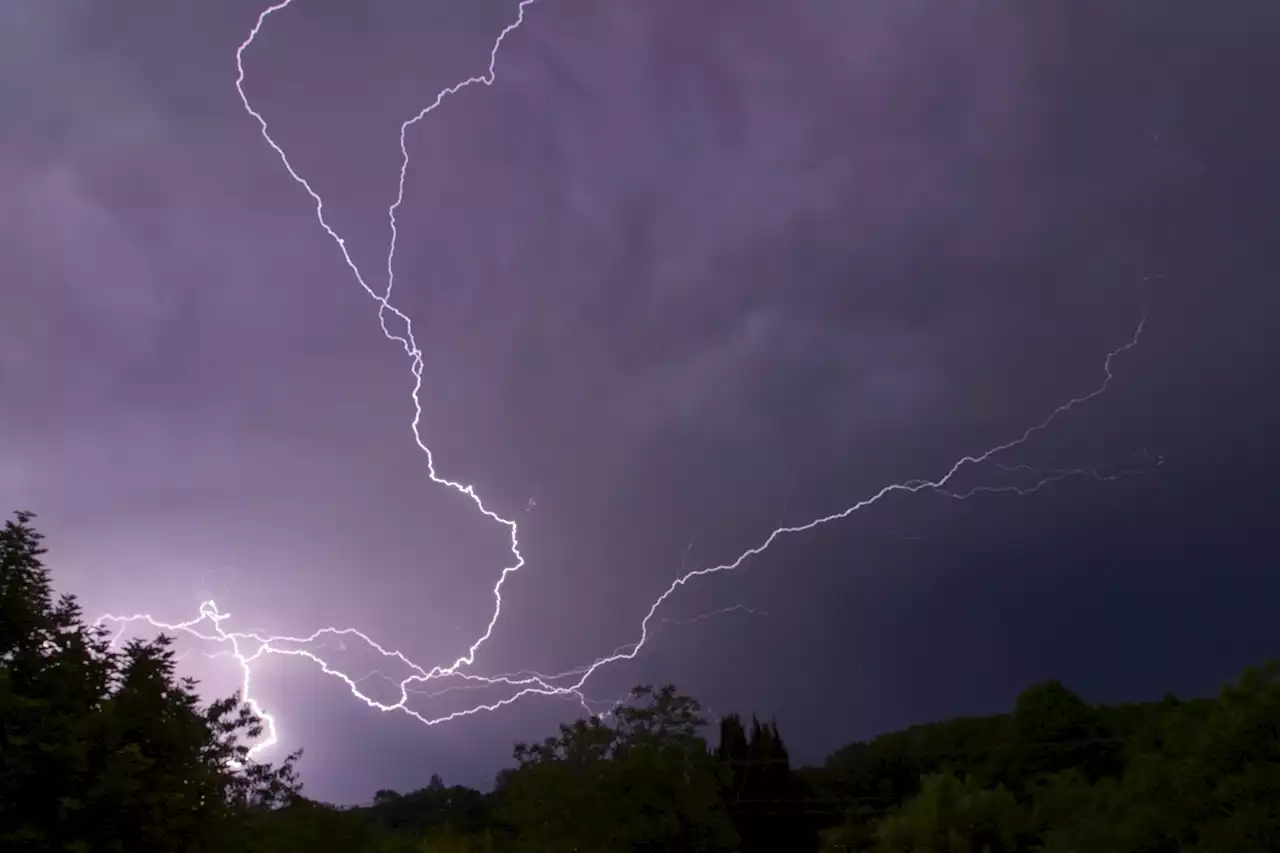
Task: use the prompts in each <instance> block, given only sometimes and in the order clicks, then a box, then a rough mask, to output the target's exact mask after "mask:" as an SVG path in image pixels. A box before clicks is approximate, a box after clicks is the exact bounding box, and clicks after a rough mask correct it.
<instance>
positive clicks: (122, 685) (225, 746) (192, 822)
mask: <svg viewBox="0 0 1280 853" xmlns="http://www.w3.org/2000/svg"><path fill="white" fill-rule="evenodd" d="M32 518H33V516H32V514H30V513H18V514H17V516H16V518H15V519H14V520H11V521H9V522H7V523H6V524H5V526H4V528H3V530H0V744H2V745H3V748H2V749H0V849H3V850H6V851H9V850H12V851H28V850H29V851H43V850H65V851H90V850H93V851H98V850H103V851H122V853H123V851H156V853H164V851H171V850H172V851H188V850H195V849H200V848H201V847H202V846H203V847H206V848H207V847H208V846H209V845H212V844H213V843H215V841H216V840H217V839H218V837H219V836H220V834H222V833H225V832H227V831H230V828H231V826H232V822H233V819H234V818H235V817H237V816H239V815H243V814H245V813H246V812H249V811H253V810H258V809H265V808H271V807H273V806H276V805H279V804H280V803H283V802H285V801H287V800H288V799H289V798H290V797H292V796H294V795H295V794H296V793H297V791H298V790H299V787H300V786H299V785H298V784H297V780H296V776H295V773H294V762H295V761H296V759H297V754H295V755H292V756H290V757H289V758H287V759H286V760H285V761H284V762H283V764H282V765H281V766H280V767H278V768H273V767H271V766H269V765H265V764H259V763H257V762H255V761H252V760H251V759H250V758H249V755H248V751H249V748H248V746H247V745H246V743H245V739H252V738H256V737H258V736H259V735H260V734H261V723H260V721H259V720H258V719H257V718H256V717H254V715H253V714H252V712H251V710H250V709H249V708H248V707H247V706H246V705H243V704H241V703H240V702H239V700H238V698H237V697H235V696H232V697H230V698H227V699H223V700H220V701H215V702H213V703H212V704H210V705H209V706H207V707H204V708H202V707H201V706H200V702H199V699H198V697H197V696H196V693H195V682H194V681H191V680H179V679H178V678H177V677H176V676H175V672H174V654H173V651H172V649H171V648H170V645H171V642H172V641H171V640H170V639H169V638H167V637H158V638H156V639H154V640H151V641H149V642H143V641H134V642H131V643H129V644H128V645H127V646H125V647H124V648H123V649H121V650H117V649H113V648H111V646H110V644H109V643H108V641H107V637H106V632H105V629H101V628H94V627H90V626H88V625H86V624H85V622H84V619H83V616H82V613H81V610H80V606H79V604H78V603H77V602H76V599H75V597H74V596H70V595H64V596H62V597H61V598H59V599H57V600H55V599H54V597H53V590H52V585H51V581H50V574H49V570H48V569H47V568H46V567H45V565H44V564H43V563H42V562H41V559H40V557H41V556H42V555H43V554H44V549H43V548H42V547H41V544H40V543H41V539H42V537H41V535H40V534H39V533H37V532H36V531H35V530H34V529H33V528H32V526H31V520H32Z"/></svg>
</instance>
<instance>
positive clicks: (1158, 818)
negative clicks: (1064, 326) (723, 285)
mask: <svg viewBox="0 0 1280 853" xmlns="http://www.w3.org/2000/svg"><path fill="white" fill-rule="evenodd" d="M42 553H43V551H42V549H41V547H40V536H39V534H38V533H36V532H35V531H34V529H32V527H31V516H30V515H28V514H19V515H18V516H17V517H16V519H15V520H13V521H10V522H9V523H7V524H6V525H5V527H4V529H3V530H2V531H0V850H3V851H10V850H12V851H15V853H16V851H30V853H37V851H39V853H44V851H73V853H96V851H108V852H109V853H151V852H152V851H155V852H156V853H169V851H173V853H179V851H181V853H224V851H225V853H230V851H244V853H304V851H305V853H326V851H332V853H347V851H350V853H410V851H416V853H482V851H483V852H484V853H570V851H573V853H621V851H653V853H684V851H689V853H695V852H696V853H703V851H705V852H706V853H732V851H740V853H818V851H824V853H828V852H829V853H835V851H867V852H868V853H933V851H937V853H944V851H945V853H1012V852H1013V851H1043V852H1044V853H1065V852H1066V851H1077V852H1078V853H1086V851H1087V853H1095V851H1098V852H1099V853H1110V851H1115V853H1120V852H1121V851H1135V853H1136V851H1152V853H1154V851H1170V852H1171V853H1172V851H1204V853H1209V851H1227V853H1230V851H1267V850H1280V665H1269V666H1267V667H1264V668H1261V669H1251V670H1247V671H1246V672H1245V673H1244V674H1243V675H1242V676H1241V678H1240V679H1238V680H1237V681H1236V682H1234V683H1232V684H1230V685H1228V686H1227V687H1225V688H1224V689H1223V690H1222V692H1221V695H1220V696H1219V697H1218V698H1217V699H1204V700H1194V701H1186V702H1184V701H1179V700H1177V699H1175V698H1173V697H1166V698H1165V699H1164V700H1162V701H1159V702H1151V703H1139V704H1127V705H1118V706H1105V705H1089V704H1087V703H1085V702H1084V701H1082V700H1081V699H1080V698H1079V697H1077V696H1076V695H1074V694H1073V693H1071V691H1069V690H1068V689H1066V688H1065V687H1063V686H1062V685H1061V684H1059V683H1057V682H1048V683H1045V684H1040V685H1035V686H1033V687H1031V688H1028V689H1027V690H1025V691H1024V692H1023V693H1022V694H1021V695H1020V696H1019V697H1018V699H1017V701H1016V703H1015V705H1014V708H1013V709H1012V711H1011V712H1010V713H1008V714H1002V715H997V716H991V717H983V718H970V719H955V720H948V721H944V722H940V723H934V724H931V725H924V726H914V727H911V728H909V729H906V730H904V731H900V732H894V733H891V734H886V735H882V736H881V737H878V738H875V739H874V740H871V741H868V742H859V743H853V744H850V745H849V746H847V747H844V748H843V749H840V750H838V751H837V752H835V753H834V754H833V755H831V756H830V757H829V758H828V759H827V760H826V761H825V762H824V763H823V764H822V766H820V767H808V768H799V769H794V768H793V767H792V764H791V760H790V756H789V754H788V750H787V747H786V744H785V743H784V740H783V736H782V734H781V733H780V732H779V730H778V727H777V726H776V725H775V724H773V723H763V722H761V721H759V720H757V719H754V718H753V719H751V720H750V721H749V722H746V721H744V720H743V719H741V718H739V717H737V716H732V715H731V716H729V717H725V718H723V719H721V720H720V722H719V727H718V731H715V730H714V728H713V727H711V726H709V725H708V721H707V720H706V719H705V718H704V716H703V715H702V713H701V709H700V707H699V705H698V703H697V701H695V700H694V699H692V698H690V697H688V696H684V695H682V694H680V693H679V692H678V691H677V690H676V689H675V688H674V687H670V686H667V687H662V688H656V689H655V688H653V687H649V686H641V687H637V688H636V689H635V690H634V691H633V693H632V695H631V697H630V700H629V701H627V702H626V703H624V704H623V705H621V706H619V707H618V708H616V709H615V710H614V711H613V712H612V713H610V714H609V715H607V716H605V717H603V718H602V717H594V718H590V719H582V720H578V721H576V722H574V723H571V724H565V725H562V726H560V727H559V730H558V732H556V733H555V734H553V735H551V736H549V737H547V738H546V739H545V740H543V741H541V742H538V743H534V744H516V745H515V747H514V749H513V759H514V766H512V767H510V768H508V769H506V770H503V771H502V772H500V773H499V774H498V777H497V779H496V781H495V784H494V786H493V790H492V791H490V792H480V791H477V790H474V789H471V788H467V787H463V786H458V785H453V786H448V785H446V784H445V783H444V781H443V780H442V779H440V777H439V776H432V777H431V781H430V783H429V784H428V785H427V787H425V788H423V789H421V790H419V791H414V792H411V793H405V794H400V793H397V792H394V791H389V790H382V791H378V792H377V793H376V794H375V796H374V799H373V803H372V805H369V806H365V807H360V808H338V807H333V806H329V805H325V804H323V803H319V802H315V801H312V800H309V799H307V798H306V797H304V796H303V795H302V792H301V786H300V784H299V782H298V780H297V777H296V774H295V772H294V765H295V762H296V760H297V757H298V756H297V755H296V754H295V755H292V756H289V757H287V758H286V759H285V760H284V761H283V762H282V764H281V765H280V766H278V767H273V766H270V765H266V764H260V763H257V762H254V761H252V760H250V759H249V757H248V754H247V747H246V746H245V744H246V742H247V741H251V740H252V739H253V738H255V737H257V736H258V735H259V734H260V726H261V724H260V721H258V720H256V719H255V718H254V716H253V715H252V713H251V712H250V710H249V709H248V708H247V707H245V706H244V705H242V704H241V703H239V702H238V700H237V698H236V697H234V696H233V697H231V698H229V699H226V700H222V701H218V702H214V703H212V704H210V705H208V706H203V705H201V704H200V702H199V700H198V698H197V696H196V694H195V684H194V683H193V682H190V681H183V680H180V679H178V678H177V677H176V675H175V671H174V658H173V654H172V652H171V650H170V648H169V643H168V641H167V640H166V639H164V638H157V639H156V640H154V641H151V642H134V643H131V644H129V645H127V646H125V647H124V648H122V649H113V648H111V647H110V646H109V644H108V643H107V637H106V635H105V634H104V633H103V632H102V631H101V630H99V629H95V628H93V627H92V626H88V625H86V624H85V623H84V621H83V619H82V616H81V613H80V610H79V608H78V606H77V605H76V603H75V600H74V598H71V597H64V598H62V599H60V600H56V601H55V600H54V598H53V595H52V592H51V586H50V580H49V574H48V570H47V569H46V568H45V567H44V565H43V564H42V562H41V560H40V556H41V554H42ZM709 734H710V735H713V736H714V745H713V744H712V743H711V742H710V740H709V738H708V735H709Z"/></svg>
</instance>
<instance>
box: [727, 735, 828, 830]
mask: <svg viewBox="0 0 1280 853" xmlns="http://www.w3.org/2000/svg"><path fill="white" fill-rule="evenodd" d="M716 760H717V761H718V762H719V763H720V765H721V766H722V768H723V772H722V778H723V779H724V782H723V786H722V789H721V796H722V798H723V799H724V801H725V803H726V805H727V807H728V809H729V814H730V816H731V819H732V820H733V825H734V828H735V829H736V830H737V832H738V836H739V838H740V839H741V845H742V850H743V851H744V853H755V851H761V853H764V851H774V850H784V849H785V850H789V851H795V853H806V851H813V850H817V849H818V833H817V828H816V824H815V823H814V821H813V820H812V818H811V816H810V815H808V814H807V813H806V811H807V810H806V803H805V799H806V797H805V793H806V791H805V786H804V784H803V783H802V782H801V780H800V779H799V777H798V776H797V775H796V774H795V773H794V772H793V771H792V769H791V758H790V755H789V754H788V753H787V748H786V745H785V744H784V743H783V742H782V735H781V734H779V732H778V727H777V724H776V723H770V724H768V725H762V724H761V723H760V721H759V720H758V719H756V718H754V717H753V718H752V720H751V731H750V734H749V735H748V733H747V730H746V728H745V727H744V726H743V724H742V719H741V718H740V717H739V716H738V715H736V714H730V715H729V716H726V717H724V718H723V719H721V721H720V744H719V746H718V747H717V748H716Z"/></svg>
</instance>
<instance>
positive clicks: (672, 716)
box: [498, 686, 737, 853]
mask: <svg viewBox="0 0 1280 853" xmlns="http://www.w3.org/2000/svg"><path fill="white" fill-rule="evenodd" d="M704 724H705V720H704V719H703V717H702V715H701V709H700V708H699V706H698V703H697V702H696V701H695V700H693V699H691V698H689V697H687V696H682V695H680V694H679V693H677V692H676V690H675V688H674V687H670V686H668V687H664V688H662V689H660V690H654V689H653V688H652V687H649V686H640V687H637V688H635V690H634V691H632V695H631V700H630V704H624V705H621V706H619V707H617V708H616V709H615V710H614V711H613V713H612V714H610V716H609V717H608V722H606V721H605V720H604V719H602V718H600V717H592V718H590V719H586V720H578V721H577V722H576V723H573V724H571V725H562V726H561V727H560V734H559V736H553V737H549V738H547V739H546V740H544V741H542V742H541V743H537V744H532V745H529V744H516V747H515V750H514V756H515V758H516V760H517V761H518V762H519V767H517V768H516V769H514V770H512V771H509V772H507V773H504V774H503V775H502V776H501V777H500V779H499V786H500V787H499V791H498V796H499V800H500V802H501V803H502V814H503V816H504V817H505V818H506V820H507V821H509V822H510V823H511V825H512V826H514V827H515V829H516V830H517V831H518V832H519V834H520V836H521V837H522V838H523V839H524V840H525V841H527V842H531V843H533V844H535V845H538V846H537V847H536V849H539V850H545V851H561V850H564V851H570V850H574V851H580V853H614V851H619V850H645V851H653V853H660V851H672V853H675V851H690V852H691V853H692V851H699V853H703V852H704V851H705V853H713V851H729V850H733V849H735V848H736V841H737V839H736V837H735V835H734V831H733V827H732V825H731V823H730V821H729V819H728V815H727V814H725V812H724V810H723V808H722V806H721V803H720V797H719V779H718V777H717V767H716V763H715V760H714V758H713V756H712V755H711V754H710V753H709V752H708V751H707V745H706V742H705V741H704V740H703V739H702V738H701V736H700V735H699V729H700V728H701V727H702V726H703V725H704Z"/></svg>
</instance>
